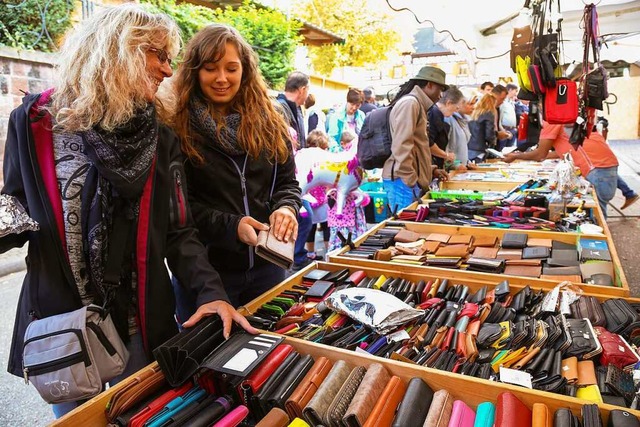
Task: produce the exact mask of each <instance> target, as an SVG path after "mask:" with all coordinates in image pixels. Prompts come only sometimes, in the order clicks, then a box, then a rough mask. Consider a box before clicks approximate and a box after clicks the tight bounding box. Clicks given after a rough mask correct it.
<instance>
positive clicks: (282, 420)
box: [255, 407, 291, 427]
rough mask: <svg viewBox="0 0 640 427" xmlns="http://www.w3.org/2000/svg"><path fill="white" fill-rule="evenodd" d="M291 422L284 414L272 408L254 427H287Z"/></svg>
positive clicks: (278, 409) (280, 410) (276, 408)
mask: <svg viewBox="0 0 640 427" xmlns="http://www.w3.org/2000/svg"><path fill="white" fill-rule="evenodd" d="M290 422H291V420H289V416H288V415H287V413H286V412H284V411H283V410H282V409H280V408H278V407H274V408H273V409H271V410H270V411H269V413H268V414H267V415H266V416H265V417H264V418H263V419H261V420H260V422H258V424H256V426H255V427H287V426H288V425H289V423H290Z"/></svg>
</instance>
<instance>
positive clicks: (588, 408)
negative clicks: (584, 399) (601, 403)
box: [582, 404, 603, 427]
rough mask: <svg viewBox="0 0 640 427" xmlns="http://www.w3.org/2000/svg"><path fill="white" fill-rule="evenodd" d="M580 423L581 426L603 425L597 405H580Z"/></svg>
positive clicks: (598, 426) (596, 426)
mask: <svg viewBox="0 0 640 427" xmlns="http://www.w3.org/2000/svg"><path fill="white" fill-rule="evenodd" d="M582 425H583V427H603V425H602V417H601V416H600V408H598V405H595V404H591V405H582Z"/></svg>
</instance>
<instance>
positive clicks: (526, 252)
mask: <svg viewBox="0 0 640 427" xmlns="http://www.w3.org/2000/svg"><path fill="white" fill-rule="evenodd" d="M550 254H551V251H550V250H549V248H545V247H544V246H529V247H526V248H524V249H523V250H522V259H542V258H549V255H550Z"/></svg>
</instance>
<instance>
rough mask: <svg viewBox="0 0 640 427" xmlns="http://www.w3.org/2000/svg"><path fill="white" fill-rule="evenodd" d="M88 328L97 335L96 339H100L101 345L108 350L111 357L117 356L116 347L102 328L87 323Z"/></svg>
mask: <svg viewBox="0 0 640 427" xmlns="http://www.w3.org/2000/svg"><path fill="white" fill-rule="evenodd" d="M87 328H89V329H91V331H92V332H93V333H94V334H95V335H96V338H98V341H100V344H102V346H103V347H104V348H105V350H107V353H109V356H113V355H115V354H116V349H115V347H114V346H113V344H111V342H110V341H109V338H107V336H106V335H105V333H104V332H103V331H102V329H100V326H98V325H96V324H95V323H93V322H87Z"/></svg>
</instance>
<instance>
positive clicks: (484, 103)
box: [471, 93, 496, 120]
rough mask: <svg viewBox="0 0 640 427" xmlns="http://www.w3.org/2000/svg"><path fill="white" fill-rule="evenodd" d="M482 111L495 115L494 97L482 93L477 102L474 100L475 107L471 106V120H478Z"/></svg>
mask: <svg viewBox="0 0 640 427" xmlns="http://www.w3.org/2000/svg"><path fill="white" fill-rule="evenodd" d="M484 113H491V114H493V115H494V116H495V115H496V98H495V97H494V96H493V95H491V94H490V93H487V94H486V95H484V96H483V97H482V98H480V100H479V101H478V102H476V105H475V107H474V108H473V113H471V118H472V119H473V120H478V117H480V116H481V115H482V114H484Z"/></svg>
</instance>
